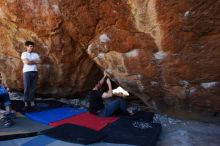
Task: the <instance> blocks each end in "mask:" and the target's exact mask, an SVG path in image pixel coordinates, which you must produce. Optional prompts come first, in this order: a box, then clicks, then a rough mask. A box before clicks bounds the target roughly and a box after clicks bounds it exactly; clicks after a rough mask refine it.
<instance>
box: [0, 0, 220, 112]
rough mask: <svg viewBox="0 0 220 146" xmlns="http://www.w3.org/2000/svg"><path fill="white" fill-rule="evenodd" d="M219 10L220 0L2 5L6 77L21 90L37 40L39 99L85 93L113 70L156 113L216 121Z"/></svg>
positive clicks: (219, 106)
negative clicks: (28, 52) (28, 43)
mask: <svg viewBox="0 0 220 146" xmlns="http://www.w3.org/2000/svg"><path fill="white" fill-rule="evenodd" d="M219 11H220V1H218V0H209V1H206V0H193V1H192V0H188V1H186V0H183V1H176V0H166V1H161V0H105V1H103V0H74V1H73V0H65V1H62V0H50V1H48V0H38V1H29V0H20V1H15V0H3V1H1V2H0V27H1V29H0V37H1V41H0V51H1V52H0V62H1V64H0V69H1V70H0V74H1V76H2V78H3V82H4V83H5V84H7V85H8V86H9V87H11V88H13V89H22V75H21V68H22V63H21V61H20V59H19V57H20V55H21V53H22V51H24V45H23V42H24V41H25V40H33V41H34V42H36V44H37V47H36V51H37V52H39V54H40V55H41V58H42V60H43V64H42V65H41V66H40V67H39V69H40V70H39V72H40V79H39V82H38V83H39V84H38V93H41V94H45V95H51V96H59V97H65V96H68V95H73V94H75V93H78V92H83V91H85V90H86V89H88V88H90V87H91V84H90V83H91V81H92V80H93V79H95V78H96V77H97V76H98V75H99V74H100V70H106V71H107V72H108V74H109V75H110V77H111V79H112V80H113V81H115V82H116V83H118V84H119V85H121V86H122V87H124V88H125V89H127V90H128V91H130V92H131V93H133V94H135V95H136V96H138V97H139V98H140V99H141V100H142V101H143V102H144V103H145V104H146V105H147V106H149V107H150V108H153V109H158V110H161V111H165V110H167V111H173V112H179V111H184V112H192V111H193V112H196V113H199V114H202V113H208V114H211V115H217V114H218V113H219V111H220V100H219V98H218V97H219V96H220V69H219V68H220V64H219V62H220V49H219V46H220V43H219V42H220V41H219V38H220V33H219V31H220V13H219ZM94 62H95V64H94ZM96 64H97V65H98V67H97V65H96Z"/></svg>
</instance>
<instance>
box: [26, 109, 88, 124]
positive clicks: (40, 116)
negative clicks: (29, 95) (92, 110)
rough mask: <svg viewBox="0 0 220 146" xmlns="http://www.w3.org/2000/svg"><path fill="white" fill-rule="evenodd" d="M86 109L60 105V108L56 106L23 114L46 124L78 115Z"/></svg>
mask: <svg viewBox="0 0 220 146" xmlns="http://www.w3.org/2000/svg"><path fill="white" fill-rule="evenodd" d="M86 111H87V110H85V109H76V108H70V107H61V108H56V109H50V110H47V111H41V112H32V113H25V115H26V116H27V117H28V118H30V119H32V120H35V121H38V122H41V123H43V124H47V125H48V124H49V123H51V122H56V121H59V120H63V119H65V118H68V117H71V116H74V115H78V114H80V113H83V112H86Z"/></svg>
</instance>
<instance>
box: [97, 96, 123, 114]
mask: <svg viewBox="0 0 220 146" xmlns="http://www.w3.org/2000/svg"><path fill="white" fill-rule="evenodd" d="M118 109H120V110H121V111H123V112H126V111H127V105H126V103H125V101H123V100H122V99H120V98H119V99H116V100H113V101H111V102H109V103H106V104H105V107H104V108H103V109H102V110H101V112H100V113H99V116H101V117H108V116H111V115H112V114H113V113H114V112H115V111H116V110H118Z"/></svg>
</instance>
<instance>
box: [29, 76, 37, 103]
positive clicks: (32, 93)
mask: <svg viewBox="0 0 220 146" xmlns="http://www.w3.org/2000/svg"><path fill="white" fill-rule="evenodd" d="M37 79H38V73H37V72H32V73H31V81H30V101H31V106H35V103H34V99H35V89H36V84H37Z"/></svg>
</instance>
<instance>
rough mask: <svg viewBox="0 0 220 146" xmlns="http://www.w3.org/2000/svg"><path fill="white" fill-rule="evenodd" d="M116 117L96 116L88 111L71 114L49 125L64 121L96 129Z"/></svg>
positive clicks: (114, 119)
mask: <svg viewBox="0 0 220 146" xmlns="http://www.w3.org/2000/svg"><path fill="white" fill-rule="evenodd" d="M117 119H118V117H98V116H96V115H94V114H90V113H89V112H85V113H81V114H78V115H76V116H72V117H69V118H66V119H63V120H61V121H57V122H52V123H50V124H49V125H50V126H59V125H62V124H65V123H70V124H75V125H79V126H84V127H87V128H90V129H93V130H96V131H99V130H101V129H102V128H104V127H105V126H107V125H108V124H109V123H112V122H114V121H116V120H117Z"/></svg>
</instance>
